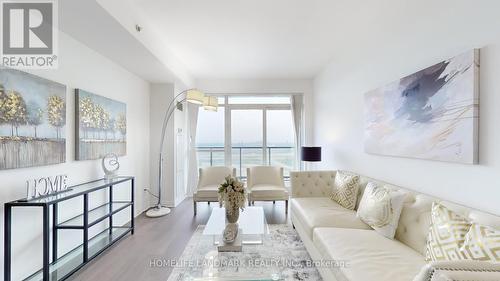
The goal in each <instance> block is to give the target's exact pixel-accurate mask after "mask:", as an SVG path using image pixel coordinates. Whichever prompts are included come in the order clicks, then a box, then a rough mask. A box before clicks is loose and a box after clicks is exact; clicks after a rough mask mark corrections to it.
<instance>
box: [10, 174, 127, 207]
mask: <svg viewBox="0 0 500 281" xmlns="http://www.w3.org/2000/svg"><path fill="white" fill-rule="evenodd" d="M133 178H134V177H124V176H120V177H116V178H113V179H110V180H105V179H100V180H96V181H91V182H87V183H84V184H79V185H74V186H70V187H68V190H67V191H63V192H60V193H57V194H53V195H49V196H46V197H40V198H35V199H29V200H26V199H21V200H17V201H13V202H9V204H10V205H12V206H16V205H19V206H27V205H50V204H55V203H57V202H59V201H63V200H68V199H70V198H73V197H76V196H80V195H83V194H85V193H89V192H92V191H95V190H99V189H102V188H104V187H108V186H112V185H116V184H119V183H122V182H126V181H129V180H132V179H133Z"/></svg>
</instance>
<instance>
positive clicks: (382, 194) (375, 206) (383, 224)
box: [357, 182, 406, 239]
mask: <svg viewBox="0 0 500 281" xmlns="http://www.w3.org/2000/svg"><path fill="white" fill-rule="evenodd" d="M405 198H406V192H404V191H402V190H391V189H389V188H388V187H386V186H380V185H378V184H376V183H374V182H369V183H368V185H366V188H365V192H364V194H363V198H361V202H360V203H359V207H358V212H357V215H358V217H359V218H360V219H361V220H362V221H364V222H365V223H366V224H368V225H369V226H371V227H372V228H373V229H375V231H377V232H378V233H379V234H381V235H383V236H385V237H387V238H389V239H394V234H395V233H396V229H397V228H398V222H399V216H400V215H401V210H402V209H403V204H404V202H405Z"/></svg>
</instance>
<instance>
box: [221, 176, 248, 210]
mask: <svg viewBox="0 0 500 281" xmlns="http://www.w3.org/2000/svg"><path fill="white" fill-rule="evenodd" d="M218 193H219V204H220V206H221V207H225V208H226V211H227V212H229V213H230V214H232V213H233V212H235V211H238V209H241V210H242V211H243V210H244V209H245V201H246V200H245V193H246V191H245V187H244V185H243V183H242V182H240V181H239V180H238V179H236V178H233V177H231V176H227V177H226V178H225V181H224V183H222V184H221V185H220V186H219V191H218Z"/></svg>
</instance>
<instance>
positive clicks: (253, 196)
mask: <svg viewBox="0 0 500 281" xmlns="http://www.w3.org/2000/svg"><path fill="white" fill-rule="evenodd" d="M247 191H248V205H251V204H253V203H255V201H273V202H275V201H285V213H287V214H288V198H289V196H288V191H287V190H286V188H285V183H284V180H283V168H281V167H273V166H255V167H251V168H247Z"/></svg>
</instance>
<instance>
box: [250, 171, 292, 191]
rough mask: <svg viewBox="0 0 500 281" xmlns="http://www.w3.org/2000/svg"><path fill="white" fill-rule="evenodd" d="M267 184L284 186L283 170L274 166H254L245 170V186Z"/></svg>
mask: <svg viewBox="0 0 500 281" xmlns="http://www.w3.org/2000/svg"><path fill="white" fill-rule="evenodd" d="M260 184H267V185H277V186H284V183H283V168H281V167H274V166H255V167H250V168H247V186H248V188H249V189H252V187H253V186H254V185H260Z"/></svg>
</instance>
